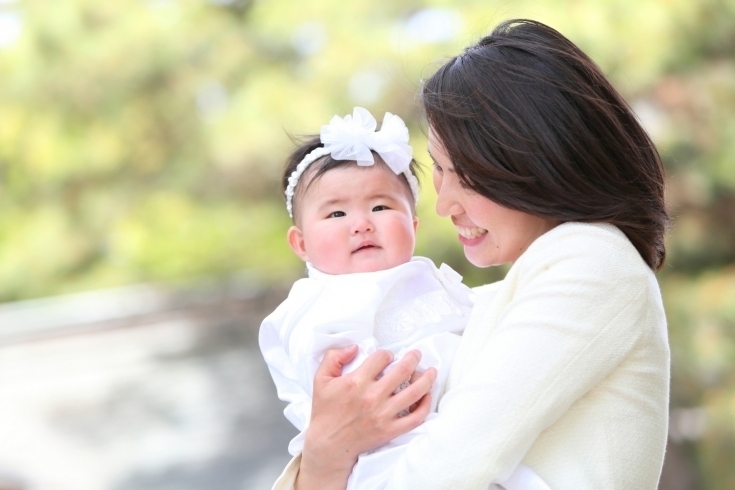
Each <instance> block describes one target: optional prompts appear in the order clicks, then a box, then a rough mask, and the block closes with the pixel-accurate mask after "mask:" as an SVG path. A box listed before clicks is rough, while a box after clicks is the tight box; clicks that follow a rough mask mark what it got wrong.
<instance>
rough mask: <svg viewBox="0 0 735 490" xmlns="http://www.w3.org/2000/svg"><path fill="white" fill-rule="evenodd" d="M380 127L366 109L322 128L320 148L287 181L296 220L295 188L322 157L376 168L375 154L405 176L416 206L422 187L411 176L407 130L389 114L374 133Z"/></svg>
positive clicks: (290, 209)
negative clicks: (307, 170)
mask: <svg viewBox="0 0 735 490" xmlns="http://www.w3.org/2000/svg"><path fill="white" fill-rule="evenodd" d="M377 125H378V123H377V121H376V120H375V118H374V117H373V115H372V114H370V112H369V111H368V110H367V109H364V108H362V107H355V108H354V109H353V111H352V115H350V114H347V115H346V116H345V117H344V118H342V117H339V116H334V117H333V118H332V120H331V121H329V124H327V125H324V126H322V130H321V132H320V135H319V137H320V139H321V142H322V145H324V146H323V147H319V148H317V149H315V150H314V151H312V152H311V153H309V154H308V155H306V156H305V157H304V159H303V160H302V161H301V162H299V164H298V165H297V166H296V170H294V171H293V173H292V174H291V175H290V176H289V178H288V187H286V209H287V210H288V214H289V216H291V217H292V218H293V196H294V191H295V189H296V184H298V182H299V178H300V177H301V175H302V174H303V173H304V171H305V170H306V169H307V167H308V166H309V165H311V164H312V163H313V162H315V161H316V160H318V159H319V158H321V157H323V156H324V155H329V154H331V155H332V158H334V159H335V160H354V161H355V162H357V164H358V165H361V166H368V165H373V164H375V158H374V157H373V153H372V152H373V151H374V152H376V153H377V154H378V155H380V158H382V159H383V161H384V162H385V163H386V165H388V167H389V168H390V169H391V170H392V171H393V172H395V174H396V175H398V174H401V173H403V174H404V175H405V176H406V180H407V181H408V186H409V187H410V188H411V193H412V194H413V199H414V203H417V202H418V199H419V183H418V180H417V179H416V176H415V175H413V174H412V173H411V160H412V159H413V156H412V155H413V148H411V146H410V145H409V144H408V128H407V127H406V124H405V123H404V122H403V119H401V118H400V117H398V116H396V115H395V114H391V113H390V112H386V113H385V116H384V117H383V124H382V125H381V127H380V131H375V128H376V127H377Z"/></svg>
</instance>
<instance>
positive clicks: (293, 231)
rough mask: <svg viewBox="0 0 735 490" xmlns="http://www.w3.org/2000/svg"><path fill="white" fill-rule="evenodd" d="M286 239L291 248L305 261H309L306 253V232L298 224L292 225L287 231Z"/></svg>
mask: <svg viewBox="0 0 735 490" xmlns="http://www.w3.org/2000/svg"><path fill="white" fill-rule="evenodd" d="M286 239H287V240H288V245H289V246H290V247H291V250H293V252H294V253H295V254H296V255H297V256H298V257H299V258H300V259H301V260H303V261H304V262H308V261H309V257H308V256H307V255H306V243H305V242H304V234H303V233H302V232H301V230H300V229H298V227H296V226H292V227H291V228H289V229H288V231H287V232H286Z"/></svg>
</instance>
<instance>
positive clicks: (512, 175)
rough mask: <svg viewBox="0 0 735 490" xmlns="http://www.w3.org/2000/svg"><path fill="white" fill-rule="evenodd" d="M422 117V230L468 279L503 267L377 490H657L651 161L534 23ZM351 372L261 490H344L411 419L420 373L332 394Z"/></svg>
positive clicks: (585, 73)
mask: <svg viewBox="0 0 735 490" xmlns="http://www.w3.org/2000/svg"><path fill="white" fill-rule="evenodd" d="M422 102H423V104H424V107H425V110H426V115H427V119H428V123H429V152H430V153H431V155H432V158H433V159H434V161H435V165H434V186H435V188H436V190H437V193H438V201H437V205H436V209H437V212H438V213H439V214H440V215H442V216H448V217H450V218H451V219H452V221H453V222H454V224H455V225H456V226H457V229H458V232H459V236H460V241H461V242H462V243H463V245H464V252H465V255H466V256H467V258H468V259H469V260H470V262H472V263H473V264H474V265H476V266H478V267H487V266H491V265H497V264H503V263H512V264H513V265H512V267H511V269H510V271H509V272H508V274H507V276H506V278H505V280H504V281H503V282H502V283H501V284H499V285H498V287H497V288H496V289H497V290H496V291H492V293H490V292H489V291H488V289H489V288H490V287H489V286H486V287H482V288H478V290H477V292H478V297H477V300H476V303H475V307H474V310H473V312H472V317H471V319H470V322H469V325H468V326H467V329H466V330H465V334H464V337H463V339H462V342H461V345H460V349H459V351H458V352H457V356H456V359H455V361H454V365H453V366H452V370H451V373H450V379H449V383H448V387H447V391H446V393H445V394H444V396H443V397H442V399H441V400H440V403H439V408H438V413H439V416H438V417H437V419H436V420H435V421H434V422H435V424H433V425H431V426H429V427H428V429H427V434H426V435H425V436H423V437H419V438H416V439H415V440H413V441H412V442H411V443H410V444H409V447H408V450H407V451H406V454H405V456H404V457H403V458H401V459H400V460H399V461H397V462H396V467H395V470H394V472H393V476H392V479H391V481H390V482H389V484H388V488H390V489H478V490H486V489H487V488H488V485H490V484H491V483H493V482H502V480H503V478H505V477H507V475H508V474H509V472H510V470H511V469H512V468H514V467H515V466H516V465H517V464H518V463H519V462H521V461H522V462H523V463H524V464H525V465H527V466H529V467H531V468H532V469H533V470H534V471H535V472H536V473H538V474H539V475H540V476H541V478H543V480H544V481H545V482H546V483H547V484H548V485H549V486H550V487H551V488H553V489H575V490H580V489H606V488H621V489H623V488H624V489H636V490H645V489H652V490H653V489H655V488H656V486H657V482H658V478H659V474H660V470H661V465H662V461H663V454H664V448H665V444H666V432H667V425H668V424H667V422H668V420H667V419H668V416H667V414H668V408H667V407H668V384H669V349H668V342H667V333H666V321H665V317H664V312H663V307H662V304H661V297H660V292H659V289H658V285H657V283H656V279H655V276H654V271H655V270H657V269H659V268H660V267H661V266H662V264H663V261H664V258H665V249H664V232H665V229H666V225H667V222H668V217H667V214H666V210H665V207H664V199H663V194H664V181H663V170H662V165H661V161H660V158H659V156H658V153H657V152H656V149H655V147H654V145H653V143H652V142H651V141H650V139H649V138H648V136H647V135H646V133H645V132H644V130H643V129H642V128H641V127H640V125H639V123H638V122H637V121H636V119H635V116H634V114H633V113H632V111H631V110H630V108H629V107H628V105H627V104H626V103H625V101H623V99H622V98H621V97H620V95H619V94H618V93H617V92H616V91H615V90H614V88H613V87H612V86H611V85H610V83H609V82H608V81H607V79H606V78H605V77H604V75H603V74H602V73H601V71H600V70H599V68H598V67H597V66H596V65H595V64H594V63H593V62H592V61H591V60H590V59H589V58H588V57H587V56H586V55H585V54H584V53H582V51H580V50H579V48H577V47H576V46H575V45H574V44H573V43H571V42H570V41H569V40H567V39H566V38H564V37H563V36H562V35H561V34H559V33H558V32H556V31H555V30H553V29H551V28H549V27H547V26H545V25H543V24H540V23H538V22H533V21H527V20H520V21H509V22H505V23H503V24H501V25H500V26H498V27H497V28H496V29H495V30H494V31H493V33H492V34H491V35H489V36H487V37H485V38H483V39H482V40H481V41H480V42H479V43H477V44H476V45H474V46H471V47H469V48H467V49H466V50H465V52H464V53H463V54H461V55H459V56H457V57H455V58H452V59H450V60H449V61H448V62H447V63H446V64H445V65H444V66H443V67H442V68H440V69H439V71H438V72H437V73H436V74H434V75H433V76H432V77H431V78H430V79H429V80H427V82H426V83H425V86H424V88H423V90H422ZM353 355H354V352H353V350H349V349H347V350H343V351H333V352H330V353H329V355H328V356H326V357H325V359H324V361H323V363H322V365H321V367H320V370H319V372H318V373H317V376H316V378H315V383H314V405H313V411H312V419H311V425H310V427H309V429H308V431H307V434H306V443H305V446H304V451H303V454H302V457H301V458H296V459H295V460H294V461H292V463H291V464H290V465H289V467H288V468H287V469H286V471H285V472H284V475H282V477H281V479H280V480H279V482H278V483H277V484H276V488H289V487H290V486H291V485H292V484H294V486H295V487H296V488H297V489H298V490H309V489H330V488H335V489H343V488H344V486H345V483H346V481H347V477H348V476H349V472H350V469H351V467H352V465H353V464H354V461H355V459H356V457H357V455H358V454H359V453H361V452H364V451H366V450H370V449H373V448H375V447H377V446H379V445H380V444H382V443H384V442H385V441H387V440H390V439H391V438H393V437H395V436H396V435H398V434H400V433H403V432H406V431H408V430H410V429H411V428H413V427H415V426H416V425H418V424H419V423H421V421H422V420H423V417H424V416H425V414H426V411H427V408H428V407H427V405H428V402H427V396H428V395H426V393H427V392H428V389H429V386H430V385H431V382H432V380H433V376H434V373H433V371H432V370H427V371H426V372H424V373H423V374H422V375H415V376H414V380H413V383H412V385H411V387H409V388H408V389H406V390H403V391H402V392H400V393H399V394H397V395H393V392H394V391H395V388H396V387H397V386H398V384H400V380H401V378H402V376H404V377H403V378H402V379H405V377H408V375H409V374H410V373H411V372H412V370H413V368H414V367H415V365H416V362H417V359H416V357H417V356H413V357H412V358H410V357H409V358H407V359H404V361H402V363H400V365H399V367H397V368H396V369H395V370H394V371H393V372H392V373H391V374H392V375H391V376H385V377H383V378H381V379H380V380H375V377H376V375H377V374H378V373H380V372H381V371H382V369H383V368H384V367H385V366H386V365H387V364H388V363H389V362H390V356H389V355H388V354H387V353H385V352H379V353H376V354H375V355H374V356H373V357H371V358H370V359H368V361H366V362H365V363H364V364H363V366H362V367H361V368H360V369H358V370H357V371H355V372H353V373H351V374H349V375H345V376H340V375H339V374H340V368H341V365H343V364H344V363H346V362H349V360H350V359H351V356H353ZM398 369H400V371H398V372H396V370H398ZM394 373H395V374H394ZM411 405H413V412H412V413H411V414H410V415H408V416H406V417H398V416H397V414H398V413H399V412H400V411H401V410H404V409H405V408H406V407H408V406H411ZM294 482H295V483H294Z"/></svg>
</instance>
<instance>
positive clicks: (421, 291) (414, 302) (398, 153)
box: [260, 107, 548, 490]
mask: <svg viewBox="0 0 735 490" xmlns="http://www.w3.org/2000/svg"><path fill="white" fill-rule="evenodd" d="M376 126H377V123H376V121H375V119H374V118H373V117H372V115H371V114H370V113H369V112H368V111H367V110H365V109H363V108H360V107H356V108H355V109H354V111H353V114H352V116H349V115H347V116H345V118H344V119H342V118H339V117H337V116H335V117H334V118H333V119H332V121H331V122H330V123H329V125H327V126H323V127H322V130H321V135H320V137H318V138H317V137H315V138H313V139H311V140H309V141H307V142H305V143H304V144H302V145H301V146H299V147H298V148H297V149H296V150H295V151H294V152H293V153H292V155H291V157H290V158H289V161H288V164H287V166H286V169H285V175H284V187H285V194H286V207H287V209H288V211H289V214H290V215H291V217H292V218H293V220H294V226H292V227H291V228H290V229H289V230H288V233H287V238H288V243H289V245H290V246H291V248H292V249H293V251H294V252H295V253H296V255H298V256H299V257H300V258H301V259H302V260H304V262H306V267H307V271H308V278H305V279H300V280H299V281H297V282H296V283H295V284H294V286H293V288H292V289H291V291H290V293H289V296H288V298H287V299H286V300H285V301H284V302H283V303H282V304H281V305H280V306H279V307H278V308H277V309H276V310H275V311H274V312H273V313H272V314H271V315H269V316H268V317H267V318H266V319H265V320H264V321H263V323H262V325H261V329H260V348H261V350H262V352H263V356H264V358H265V360H266V363H267V364H268V367H269V369H270V372H271V375H272V376H273V380H274V382H275V384H276V388H277V389H278V396H279V397H280V398H281V399H282V400H284V401H287V402H289V404H288V406H287V407H286V409H285V410H284V413H285V415H286V417H287V418H288V420H289V421H291V423H293V424H294V425H295V426H296V428H297V429H299V430H300V431H301V432H300V433H299V435H297V436H296V437H295V438H294V439H293V440H292V441H291V443H290V444H289V452H290V453H291V454H292V455H297V454H299V453H300V452H301V450H302V449H303V441H304V431H305V430H306V428H307V426H308V424H309V418H310V411H311V395H312V384H313V380H314V374H315V372H316V369H317V367H318V366H319V362H320V361H321V359H322V358H323V356H324V353H325V352H326V350H327V349H330V348H334V347H346V346H349V345H353V344H357V346H358V348H359V350H358V355H357V357H356V358H355V360H353V361H352V362H351V363H350V364H348V365H347V366H345V368H344V370H343V374H346V373H348V372H351V371H352V370H354V369H355V368H356V367H357V366H359V365H360V364H361V363H362V362H363V361H364V359H365V357H367V356H368V355H369V354H371V353H372V352H374V351H375V350H376V349H387V350H390V351H392V352H393V353H394V355H395V362H397V361H398V360H400V359H401V358H402V356H403V355H404V354H405V353H407V352H408V351H410V350H413V349H418V350H420V351H421V353H422V358H421V362H420V364H419V366H418V368H417V369H418V370H424V369H426V368H428V367H429V366H433V367H435V368H436V369H437V373H438V375H437V378H436V381H435V383H434V386H433V387H432V393H431V394H432V398H431V400H432V407H431V413H430V414H429V416H428V417H427V419H426V422H425V423H424V424H423V425H421V426H419V427H417V428H416V429H414V430H412V431H410V432H408V433H406V434H404V435H402V436H400V437H398V438H396V439H394V440H392V441H390V442H389V443H388V444H385V445H384V446H381V447H380V448H378V449H376V450H374V451H371V452H369V453H365V454H361V455H360V457H359V458H358V462H357V464H356V465H355V466H354V468H353V470H352V474H351V475H350V479H349V481H348V486H347V488H348V489H349V490H352V489H378V488H383V486H384V485H385V482H386V481H387V479H388V478H389V477H390V472H391V469H392V465H393V463H394V462H395V461H396V460H397V459H398V458H399V457H400V455H401V453H402V451H403V450H404V449H405V446H406V444H408V442H410V441H411V440H412V439H413V438H415V437H417V436H418V435H420V434H422V433H423V432H425V430H426V427H427V424H430V423H431V420H432V419H434V418H435V417H436V416H437V415H436V403H437V400H439V399H440V397H441V395H442V394H443V392H444V388H445V385H446V380H447V376H448V374H449V368H450V366H451V363H452V359H453V356H454V353H455V351H456V348H457V346H458V344H459V340H460V334H461V333H462V331H463V330H464V327H465V325H466V324H467V320H468V318H469V314H470V311H471V309H472V305H473V293H472V291H471V290H470V289H469V288H468V287H466V286H465V285H464V284H462V282H461V279H462V278H461V277H460V276H459V274H457V273H456V272H454V271H453V270H451V269H450V268H449V267H448V266H446V265H442V266H441V267H440V268H438V269H437V268H436V266H435V265H434V263H433V262H432V261H431V260H429V259H426V258H423V257H413V251H414V245H415V242H416V227H417V226H418V218H417V217H416V214H415V205H416V201H417V199H418V181H417V179H416V177H415V172H414V171H413V168H414V167H415V165H416V163H415V161H414V160H413V158H412V149H411V147H410V146H409V145H408V129H407V128H406V126H405V124H404V123H403V121H402V120H401V119H400V118H399V117H398V116H395V115H393V114H390V113H386V114H385V117H384V119H383V124H382V126H381V129H380V131H375V129H376ZM387 369H388V370H389V369H390V366H389V367H388V368H387ZM407 382H408V381H407ZM407 382H406V383H404V385H402V386H406V385H407ZM399 390H400V388H399ZM503 486H504V487H505V488H508V489H509V490H537V489H547V488H548V487H547V486H546V485H545V484H544V483H543V481H541V479H540V478H539V477H538V476H537V475H536V474H535V473H533V472H532V471H531V470H530V469H529V468H526V467H523V466H522V465H519V467H518V468H517V469H516V471H515V472H514V473H513V475H511V476H510V478H509V479H508V480H506V481H504V482H503ZM495 488H497V487H495Z"/></svg>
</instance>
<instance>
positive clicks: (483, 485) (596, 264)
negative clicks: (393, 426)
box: [386, 236, 655, 490]
mask: <svg viewBox="0 0 735 490" xmlns="http://www.w3.org/2000/svg"><path fill="white" fill-rule="evenodd" d="M618 242H624V243H617V242H616V241H615V240H612V243H607V242H603V243H596V242H595V241H594V240H587V241H585V240H582V243H575V242H574V241H573V240H571V241H570V243H561V244H558V243H557V244H556V245H555V246H552V245H553V244H548V243H547V244H546V245H548V246H547V247H541V248H543V250H539V247H536V249H535V250H534V253H531V250H532V249H531V248H529V250H528V251H527V253H526V254H524V256H523V257H521V259H519V260H518V261H517V262H516V264H515V265H514V266H513V268H512V269H511V271H510V272H509V274H508V277H507V278H506V281H504V282H505V284H504V285H503V287H502V289H501V290H500V291H499V292H498V293H497V295H496V296H495V298H494V299H493V302H494V305H495V306H494V307H488V305H484V304H481V303H482V302H483V297H482V296H480V297H478V300H477V302H476V307H475V308H476V312H475V313H476V314H478V315H475V316H473V318H472V319H471V320H470V325H469V326H468V329H467V330H466V332H465V337H464V338H463V340H462V345H461V347H460V351H459V352H458V353H457V358H458V359H459V358H460V357H461V358H462V360H463V361H464V362H463V363H462V366H461V367H459V368H458V364H457V363H455V366H454V367H453V369H456V368H458V369H460V370H459V372H458V373H453V374H452V377H451V378H450V380H451V381H450V382H451V385H450V387H449V389H448V391H447V393H446V394H445V395H444V397H443V398H442V400H441V402H440V404H439V408H438V413H439V416H438V417H437V419H436V420H435V421H434V423H433V424H431V426H430V427H428V428H427V431H426V433H425V434H424V435H422V436H420V437H417V438H416V439H414V440H413V441H412V442H411V443H410V444H409V445H408V448H407V450H406V452H405V453H404V455H403V457H402V458H401V459H400V460H398V461H397V463H396V467H395V469H394V471H393V474H392V476H391V479H390V481H389V483H388V485H387V487H386V488H388V489H391V490H409V489H415V488H426V489H453V488H462V489H467V490H473V489H477V490H486V489H487V488H488V485H489V483H491V482H496V481H502V480H503V479H505V478H507V477H508V476H509V475H510V473H511V471H512V470H513V468H515V467H516V466H517V465H518V464H519V463H520V461H521V460H522V459H523V456H524V455H525V453H526V452H527V451H528V449H529V448H530V447H531V445H532V444H533V443H534V441H535V440H536V438H537V437H538V435H539V434H540V433H541V432H542V431H543V430H544V429H545V428H547V427H549V426H550V425H551V424H553V423H554V422H555V421H556V420H557V419H558V418H559V417H560V416H561V415H562V414H563V413H564V412H565V411H566V410H567V409H569V407H570V406H571V405H572V404H573V403H574V402H575V401H576V400H577V399H579V398H580V397H582V396H583V395H584V394H585V393H587V392H588V391H589V390H591V389H592V388H593V387H594V386H595V385H596V384H598V383H599V382H600V381H601V380H603V379H604V378H605V377H606V376H608V375H610V373H611V372H613V371H614V370H615V368H616V366H618V365H619V364H620V363H621V362H622V361H623V360H624V359H625V357H626V356H627V355H628V354H629V353H630V352H631V350H632V349H633V347H634V346H635V344H636V342H637V341H638V339H639V338H640V336H641V335H642V332H640V325H641V323H642V319H644V318H645V316H646V315H647V313H648V309H650V307H651V305H650V301H649V300H648V299H647V298H648V297H649V295H648V294H646V292H647V290H648V288H649V284H650V280H651V278H652V277H653V274H652V273H651V271H650V270H649V269H647V267H645V264H643V262H642V260H641V258H640V256H638V254H637V252H636V251H635V249H634V248H633V247H632V245H630V243H629V242H628V241H627V240H625V238H624V237H622V236H621V237H620V240H618ZM534 245H535V243H534ZM532 246H533V245H532ZM590 247H591V248H590ZM514 269H515V270H514ZM653 280H654V281H655V279H653ZM498 301H499V302H500V303H498ZM473 314H474V313H473ZM488 332H489V333H488ZM455 374H456V376H455Z"/></svg>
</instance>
